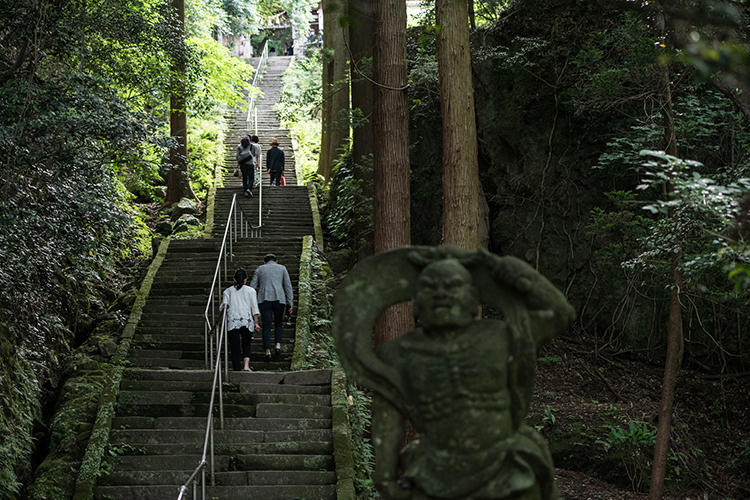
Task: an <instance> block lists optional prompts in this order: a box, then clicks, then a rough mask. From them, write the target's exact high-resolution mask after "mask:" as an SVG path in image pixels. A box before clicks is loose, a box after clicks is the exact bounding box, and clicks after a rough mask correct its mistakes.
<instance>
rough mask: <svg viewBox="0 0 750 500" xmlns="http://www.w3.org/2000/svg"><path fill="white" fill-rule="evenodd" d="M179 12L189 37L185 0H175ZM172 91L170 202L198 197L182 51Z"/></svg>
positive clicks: (177, 18) (179, 23)
mask: <svg viewBox="0 0 750 500" xmlns="http://www.w3.org/2000/svg"><path fill="white" fill-rule="evenodd" d="M172 8H173V9H174V13H175V18H174V22H175V27H176V28H177V31H178V32H179V33H180V39H181V40H182V41H183V42H184V40H185V0H172ZM171 73H172V74H171V80H172V81H171V87H172V89H171V93H170V98H169V135H171V136H172V139H174V141H175V142H176V143H177V145H176V146H175V147H173V148H172V149H170V151H169V163H170V164H171V166H170V168H169V173H168V174H167V197H166V200H165V202H166V204H167V205H171V204H172V203H175V202H178V201H180V200H181V199H182V198H195V194H194V193H193V190H192V188H191V187H190V179H189V178H188V164H187V116H186V114H185V111H186V109H185V93H186V90H185V56H184V54H179V55H177V57H175V58H174V60H173V62H172V70H171Z"/></svg>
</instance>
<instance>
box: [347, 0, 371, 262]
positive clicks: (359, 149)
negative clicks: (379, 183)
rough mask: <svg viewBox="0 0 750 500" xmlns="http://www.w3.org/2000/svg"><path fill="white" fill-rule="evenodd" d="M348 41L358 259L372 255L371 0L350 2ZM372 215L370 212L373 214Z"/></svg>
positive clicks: (352, 0)
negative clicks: (356, 189)
mask: <svg viewBox="0 0 750 500" xmlns="http://www.w3.org/2000/svg"><path fill="white" fill-rule="evenodd" d="M349 20H350V24H349V41H350V48H351V55H350V57H351V62H350V69H351V82H352V84H351V89H352V115H353V117H354V118H353V127H352V129H353V130H352V134H353V138H352V162H353V163H354V178H355V179H356V181H357V182H358V184H359V190H358V191H357V193H358V194H357V200H356V207H357V212H358V213H359V215H360V216H359V217H357V222H356V227H355V228H354V232H355V235H356V243H355V244H356V251H357V254H358V256H359V258H360V259H361V258H363V257H366V256H368V255H369V254H371V253H372V233H370V231H371V228H370V227H369V224H368V219H369V218H368V217H367V216H366V212H368V211H370V210H371V209H372V208H371V200H372V198H373V194H374V188H373V182H372V153H373V143H374V140H375V138H374V135H373V126H372V120H373V105H374V101H375V87H374V86H373V84H372V37H373V34H374V30H375V6H374V5H373V2H371V1H370V0H349ZM370 213H371V212H370Z"/></svg>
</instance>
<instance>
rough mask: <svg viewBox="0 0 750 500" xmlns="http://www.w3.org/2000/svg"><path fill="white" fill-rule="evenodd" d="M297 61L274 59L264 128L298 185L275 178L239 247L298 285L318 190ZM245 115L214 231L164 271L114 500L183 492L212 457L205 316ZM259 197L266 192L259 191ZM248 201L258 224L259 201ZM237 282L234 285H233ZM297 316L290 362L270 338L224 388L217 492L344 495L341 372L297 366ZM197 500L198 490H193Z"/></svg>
mask: <svg viewBox="0 0 750 500" xmlns="http://www.w3.org/2000/svg"><path fill="white" fill-rule="evenodd" d="M289 59H290V58H286V57H275V58H270V60H269V65H268V69H267V72H266V75H265V78H264V80H263V84H262V86H261V89H262V90H263V92H264V98H263V99H262V100H261V101H260V103H259V110H258V116H259V121H260V124H259V131H258V135H259V136H260V138H261V141H260V142H261V146H262V148H263V151H264V152H265V150H266V149H267V148H268V144H269V143H270V141H271V140H272V139H276V140H278V141H279V143H280V145H281V147H282V148H283V149H284V151H285V153H286V169H285V176H286V179H287V183H288V184H289V185H288V186H286V187H273V188H271V187H269V186H268V177H267V175H264V176H263V182H264V190H263V209H262V215H263V229H262V237H261V238H257V239H243V240H240V241H239V242H238V243H237V244H235V245H234V261H233V264H232V265H233V266H234V267H240V266H242V267H245V268H246V269H247V270H248V273H252V271H253V270H254V269H255V267H257V266H258V265H260V264H261V263H262V259H263V256H264V255H265V254H266V253H269V252H273V253H275V254H276V255H277V256H278V258H279V262H280V263H283V264H284V265H285V266H286V267H287V269H288V270H289V273H290V276H291V278H292V283H293V288H294V291H295V298H296V296H297V291H298V281H297V280H298V275H299V260H300V252H301V247H302V236H304V235H307V234H312V233H313V223H312V214H311V210H310V204H309V198H308V194H307V188H306V187H304V186H297V178H296V175H295V172H294V152H293V151H292V147H291V139H290V136H289V132H288V131H286V130H281V129H279V122H278V118H277V117H276V114H275V113H274V112H273V105H274V104H275V102H276V101H277V99H278V95H279V92H280V86H281V75H282V73H283V71H284V70H285V69H286V67H287V66H288V64H289ZM245 116H246V115H245V114H244V113H242V112H239V111H237V112H235V113H234V114H233V115H232V117H233V120H234V124H233V126H232V127H231V129H230V133H229V134H228V137H227V143H226V151H227V153H226V156H227V161H226V162H225V175H224V186H225V187H223V188H219V189H218V190H217V195H216V202H215V212H214V214H215V215H214V221H215V227H214V234H213V236H214V238H212V239H207V240H182V241H173V242H171V244H170V246H169V251H168V254H167V257H166V259H165V261H164V263H163V264H162V267H161V268H160V270H159V272H158V273H157V275H156V278H155V281H154V285H153V287H152V291H151V295H150V296H149V299H148V302H147V304H146V307H145V309H144V312H143V316H142V319H141V322H140V324H139V327H138V330H137V333H136V338H135V342H134V347H133V349H132V350H131V353H130V360H131V362H132V364H133V367H132V368H129V369H127V370H126V373H125V375H124V378H123V381H122V383H121V392H120V396H119V399H118V402H117V410H116V417H115V419H114V420H113V423H112V433H111V436H110V443H111V446H110V448H111V450H112V455H114V456H112V457H110V458H108V459H107V460H108V461H109V466H110V469H111V471H110V473H109V474H108V475H106V476H104V477H103V478H102V479H101V480H100V481H99V485H98V486H97V489H96V497H97V498H101V499H105V498H109V499H126V498H127V499H157V498H158V499H169V498H176V497H177V491H178V487H179V485H180V484H182V482H183V481H185V480H186V479H187V477H188V475H189V474H190V473H191V472H192V470H193V469H194V468H195V467H196V466H197V464H198V462H199V461H200V455H201V450H202V447H203V436H204V428H205V422H206V415H207V411H208V404H209V399H210V392H211V376H212V373H211V372H210V371H208V370H206V369H205V366H204V354H203V346H204V339H203V319H202V315H203V311H204V308H205V305H206V300H207V295H208V288H209V286H210V283H211V279H212V276H213V272H214V267H215V265H216V258H217V255H218V251H219V247H220V244H221V240H220V237H221V235H223V232H224V224H225V222H226V218H227V215H228V212H229V208H230V205H231V200H232V197H233V196H234V195H235V194H239V195H240V196H242V195H241V186H240V181H239V180H238V179H237V178H235V177H233V176H232V175H231V173H232V171H233V170H234V168H235V162H234V149H235V146H236V144H237V143H238V142H239V139H240V138H241V137H242V136H243V135H245V134H246V133H247V132H248V131H247V130H246V122H245ZM256 192H257V191H256ZM241 206H242V209H243V211H244V212H245V214H246V215H247V216H249V217H251V220H252V221H255V220H257V214H258V202H257V197H256V198H246V197H244V196H242V198H241ZM229 284H230V283H224V284H223V287H225V286H229ZM295 320H296V318H295V317H294V316H293V317H292V318H290V319H289V320H288V321H287V323H286V324H285V328H284V342H285V343H284V351H283V354H282V356H281V359H278V360H274V361H272V362H270V363H266V362H265V361H264V360H263V349H262V343H261V339H260V337H261V335H260V334H256V335H255V336H254V337H255V338H254V339H253V343H252V346H251V356H252V357H251V367H252V368H253V369H254V370H255V372H254V373H231V374H230V381H229V383H227V384H225V387H224V414H225V429H224V430H223V431H221V430H218V422H217V424H216V428H217V431H216V434H215V441H216V459H215V468H216V471H217V474H216V483H217V484H216V486H213V487H209V488H208V496H209V497H210V498H219V499H236V498H256V499H295V498H305V499H307V500H313V499H329V498H335V497H336V488H335V483H336V474H335V471H334V460H333V444H332V431H331V412H332V410H331V387H330V385H331V374H330V372H328V371H307V372H289V371H288V370H289V367H290V361H291V355H292V351H293V347H294V330H295ZM188 498H191V495H188Z"/></svg>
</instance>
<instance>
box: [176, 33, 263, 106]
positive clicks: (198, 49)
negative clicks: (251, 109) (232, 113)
mask: <svg viewBox="0 0 750 500" xmlns="http://www.w3.org/2000/svg"><path fill="white" fill-rule="evenodd" d="M188 44H189V45H190V48H191V49H192V50H191V52H192V53H193V54H194V57H195V64H193V65H192V66H191V67H190V69H191V72H190V74H189V77H190V81H191V83H192V85H191V87H190V89H189V96H190V98H189V99H188V112H189V113H190V116H200V117H205V118H214V117H215V115H216V114H218V113H219V112H220V111H221V110H222V109H226V108H230V109H231V108H235V107H239V108H242V107H243V105H245V96H244V92H246V91H248V90H249V89H250V85H249V83H248V81H250V80H252V76H253V67H252V66H250V65H249V64H248V63H247V62H245V61H244V60H242V59H237V58H234V57H229V50H228V49H226V48H224V47H222V46H220V45H219V44H217V43H216V42H215V41H214V40H211V39H203V38H192V39H190V40H189V41H188ZM244 107H245V108H246V107H247V106H246V105H245V106H244Z"/></svg>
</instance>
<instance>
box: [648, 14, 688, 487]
mask: <svg viewBox="0 0 750 500" xmlns="http://www.w3.org/2000/svg"><path fill="white" fill-rule="evenodd" d="M655 18H656V28H657V29H658V30H659V31H660V32H661V33H665V32H666V30H665V21H664V15H663V13H662V12H657V14H656V16H655ZM659 70H660V80H661V82H660V83H661V88H660V89H659V98H660V103H659V104H660V107H661V114H662V119H663V120H664V151H665V152H666V153H667V154H669V155H672V156H677V136H676V133H675V122H674V113H673V111H672V89H671V86H670V85H671V84H670V70H669V64H668V62H667V61H660V62H659ZM671 191H672V190H671V187H670V185H669V184H666V185H665V187H664V196H665V197H666V198H669V197H671V196H673V194H672V192H671ZM673 216H674V214H673V212H672V210H670V212H669V214H668V215H667V217H673ZM681 261H682V250H678V251H677V252H676V253H675V254H674V255H673V256H672V259H671V262H670V267H671V274H672V276H671V278H672V283H671V285H672V291H671V296H670V301H669V319H668V323H667V357H666V361H665V363H664V378H663V380H662V386H661V401H660V403H659V421H658V424H657V431H656V442H655V444H654V462H653V465H652V468H651V485H650V487H649V493H648V498H649V500H658V499H660V498H661V497H662V495H663V493H664V477H665V474H666V468H667V455H668V452H669V436H670V433H671V429H672V410H673V409H674V396H675V390H676V387H677V375H678V373H679V371H680V365H681V364H682V353H683V331H682V308H681V305H680V290H681V289H682V272H681V271H680V264H681Z"/></svg>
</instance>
